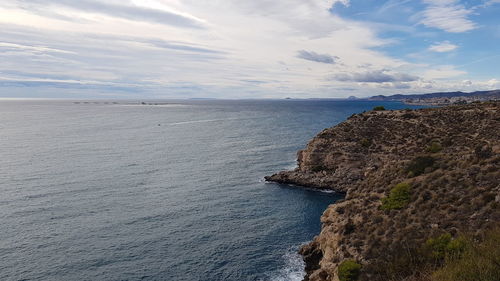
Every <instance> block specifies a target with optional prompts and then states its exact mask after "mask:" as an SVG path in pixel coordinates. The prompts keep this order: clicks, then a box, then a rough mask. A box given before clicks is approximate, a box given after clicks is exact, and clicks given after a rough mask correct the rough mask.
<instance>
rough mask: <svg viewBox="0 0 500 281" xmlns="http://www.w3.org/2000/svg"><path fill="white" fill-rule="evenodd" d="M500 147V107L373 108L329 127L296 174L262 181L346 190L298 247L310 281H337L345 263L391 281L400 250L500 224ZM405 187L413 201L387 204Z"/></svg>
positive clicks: (365, 275)
mask: <svg viewBox="0 0 500 281" xmlns="http://www.w3.org/2000/svg"><path fill="white" fill-rule="evenodd" d="M499 140H500V103H482V104H472V105H464V106H452V107H444V108H429V109H420V110H415V111H412V110H402V111H371V112H366V113H362V114H357V115H353V116H351V117H350V118H349V119H348V120H347V121H345V122H343V123H341V124H339V125H337V126H335V127H332V128H329V129H325V130H323V131H322V132H321V133H319V134H318V135H317V136H316V137H315V138H314V139H312V140H311V141H310V142H309V144H308V145H307V147H306V149H304V150H302V151H299V153H298V163H299V167H298V168H297V169H296V170H294V171H285V172H280V173H278V174H275V175H272V176H270V177H267V178H266V179H267V180H269V181H275V182H279V183H287V184H296V185H302V186H308V187H315V188H322V189H331V190H335V191H339V192H344V193H346V198H345V200H343V201H342V202H339V203H335V204H333V205H331V206H329V207H328V209H327V210H326V211H325V212H324V214H323V216H322V217H321V222H322V230H321V233H320V234H319V235H318V236H317V237H316V238H315V239H314V241H312V242H311V243H310V244H309V245H305V246H304V247H302V249H301V253H302V254H303V255H304V259H305V261H306V264H307V266H306V271H307V277H306V280H314V281H317V280H335V281H336V280H339V279H338V274H337V272H338V266H339V264H340V263H341V262H343V261H345V260H356V261H357V262H358V263H360V264H361V265H362V271H361V275H360V280H387V279H386V278H387V272H386V269H384V267H386V266H385V265H387V264H390V263H393V262H394V261H396V260H398V256H399V255H400V253H401V252H402V251H405V250H408V251H410V250H412V249H416V248H419V247H421V246H422V245H423V244H424V243H425V241H426V240H427V239H429V238H431V237H435V236H437V235H440V234H443V233H449V234H451V235H452V236H456V235H458V234H459V233H473V234H477V235H480V234H481V233H482V232H483V231H485V230H486V229H488V228H489V227H491V226H493V225H494V224H496V223H498V222H500V211H499V206H500V184H499V179H500V169H499V162H500V155H499V152H500V141H499ZM400 183H404V184H407V185H406V186H408V187H409V191H407V196H408V198H406V199H405V200H403V201H404V202H403V203H402V205H401V206H397V207H394V206H392V207H391V205H390V204H388V203H387V202H386V201H390V200H388V199H384V198H388V197H390V193H391V189H393V188H394V187H395V186H396V185H397V184H400ZM384 200H385V201H384ZM383 202H386V203H387V204H384V206H382V205H383ZM407 274H410V273H407Z"/></svg>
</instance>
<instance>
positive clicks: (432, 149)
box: [427, 142, 443, 153]
mask: <svg viewBox="0 0 500 281" xmlns="http://www.w3.org/2000/svg"><path fill="white" fill-rule="evenodd" d="M441 150H443V147H442V146H441V144H440V143H439V142H433V143H431V145H430V146H429V147H428V148H427V151H429V152H430V153H438V152H440V151H441Z"/></svg>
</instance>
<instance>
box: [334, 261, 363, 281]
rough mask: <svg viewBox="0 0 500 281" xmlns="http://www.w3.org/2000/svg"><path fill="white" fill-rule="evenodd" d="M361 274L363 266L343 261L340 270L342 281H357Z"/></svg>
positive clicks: (354, 262)
mask: <svg viewBox="0 0 500 281" xmlns="http://www.w3.org/2000/svg"><path fill="white" fill-rule="evenodd" d="M360 273H361V265H360V264H359V263H357V262H356V261H354V260H346V261H343V262H342V263H341V264H340V265H339V268H338V275H339V279H340V281H355V280H357V279H358V277H359V274H360Z"/></svg>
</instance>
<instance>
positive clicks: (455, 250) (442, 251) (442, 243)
mask: <svg viewBox="0 0 500 281" xmlns="http://www.w3.org/2000/svg"><path fill="white" fill-rule="evenodd" d="M465 245H466V240H465V238H464V237H458V238H456V239H453V238H452V237H451V234H449V233H445V234H442V235H440V236H438V237H436V238H430V239H428V240H427V241H426V242H425V247H426V248H427V250H428V251H429V252H430V254H431V257H432V258H433V259H435V260H443V259H444V258H456V257H459V256H460V254H461V253H462V252H463V251H464V249H465Z"/></svg>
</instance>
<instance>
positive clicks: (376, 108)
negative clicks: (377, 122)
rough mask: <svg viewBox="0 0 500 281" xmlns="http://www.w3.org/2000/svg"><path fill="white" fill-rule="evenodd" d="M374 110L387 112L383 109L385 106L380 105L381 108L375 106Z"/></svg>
mask: <svg viewBox="0 0 500 281" xmlns="http://www.w3.org/2000/svg"><path fill="white" fill-rule="evenodd" d="M373 110H375V111H384V110H385V107H383V106H381V105H379V106H375V107H374V108H373Z"/></svg>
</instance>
